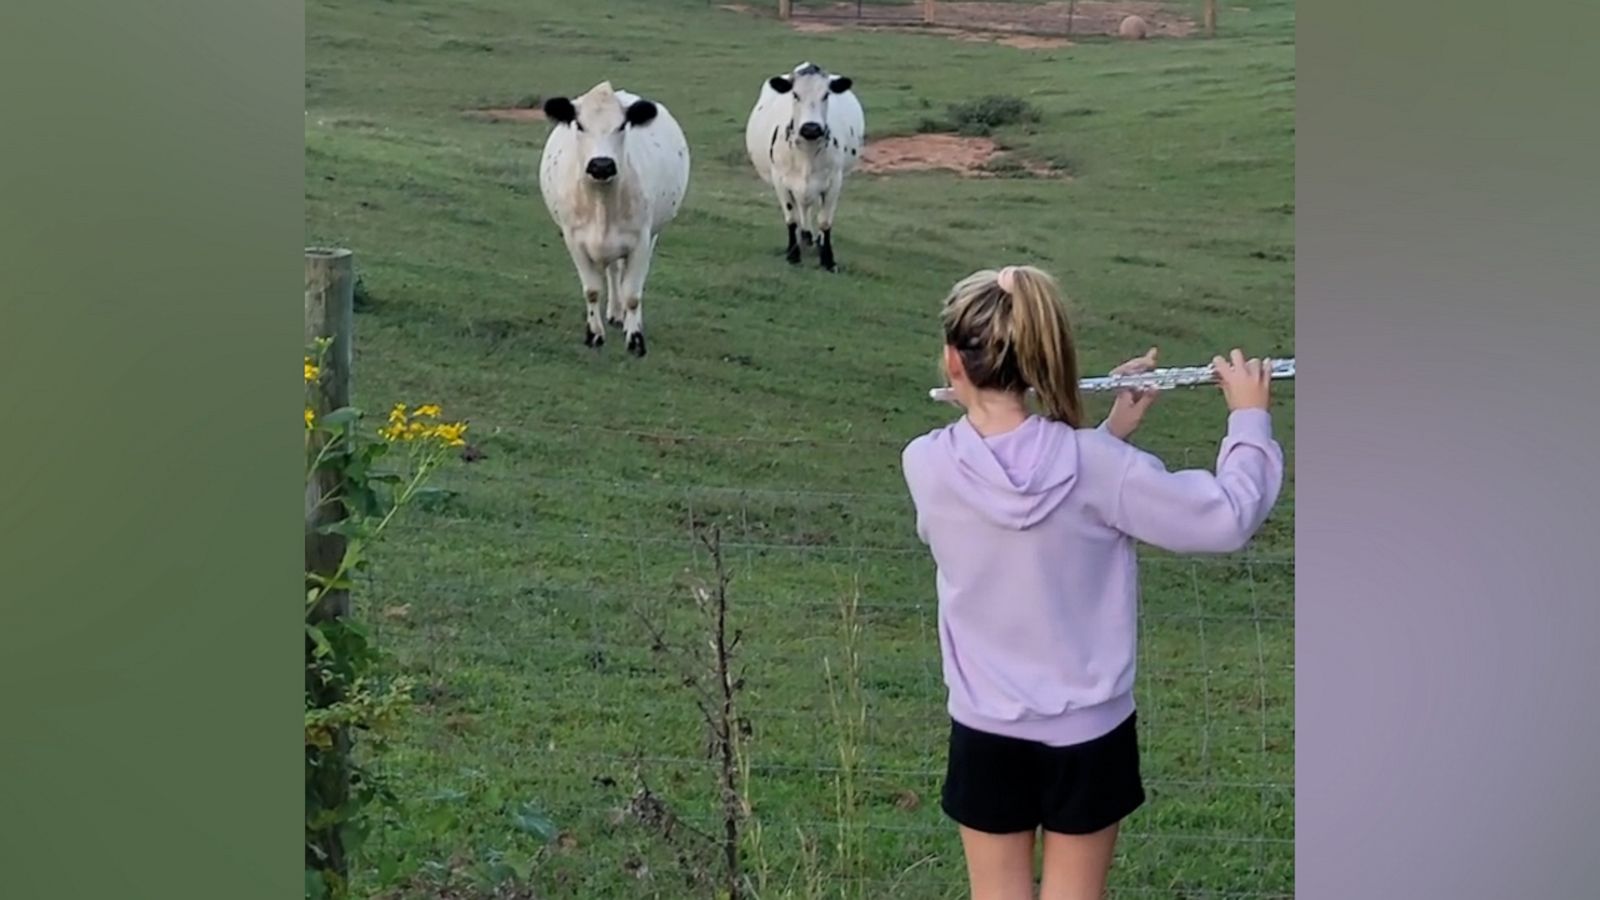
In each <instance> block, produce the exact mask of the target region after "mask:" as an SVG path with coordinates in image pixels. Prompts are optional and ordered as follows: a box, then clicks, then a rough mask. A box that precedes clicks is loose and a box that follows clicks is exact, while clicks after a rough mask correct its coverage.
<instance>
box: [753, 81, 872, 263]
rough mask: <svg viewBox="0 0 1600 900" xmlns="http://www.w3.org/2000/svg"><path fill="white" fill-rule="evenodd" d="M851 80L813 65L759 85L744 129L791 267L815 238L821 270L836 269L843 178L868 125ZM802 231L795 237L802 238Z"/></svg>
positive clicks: (857, 156)
mask: <svg viewBox="0 0 1600 900" xmlns="http://www.w3.org/2000/svg"><path fill="white" fill-rule="evenodd" d="M852 84H853V82H852V80H851V79H849V78H846V77H844V76H842V75H830V74H828V73H827V72H824V71H823V70H822V69H821V68H820V67H818V66H816V65H813V64H811V63H809V62H805V63H801V64H800V65H798V66H796V67H795V68H794V71H793V72H791V73H789V74H788V75H778V76H774V77H773V78H770V79H768V80H767V82H766V83H765V84H763V85H762V86H761V96H760V97H759V98H758V99H757V100H756V105H755V109H753V110H751V111H750V121H749V122H748V123H746V124H745V129H744V144H745V149H746V150H747V151H748V152H749V153H750V162H751V163H753V164H754V165H755V167H756V171H757V172H758V173H760V175H761V179H762V180H763V181H765V182H767V183H768V184H770V185H772V187H773V189H774V190H775V191H776V192H777V194H778V204H779V205H780V206H782V207H783V222H784V225H785V226H786V227H787V228H788V232H789V247H788V259H789V262H791V263H795V264H798V263H799V262H800V243H801V241H802V240H803V241H804V242H805V243H807V244H810V243H811V242H812V240H813V239H815V240H816V242H817V246H818V248H819V249H820V253H821V256H822V267H823V268H824V269H827V270H828V271H830V272H832V271H834V270H835V269H836V264H835V262H834V257H833V214H834V211H835V210H836V209H838V208H839V193H840V192H841V191H842V190H843V189H844V178H845V176H846V175H848V174H849V173H850V172H851V170H853V169H854V168H855V167H856V163H857V162H859V161H860V160H861V148H862V146H863V145H864V144H865V143H866V139H867V125H866V118H865V115H864V114H863V113H862V111H861V101H860V100H857V99H856V95H855V93H854V92H853V91H851V86H852ZM797 232H798V233H797Z"/></svg>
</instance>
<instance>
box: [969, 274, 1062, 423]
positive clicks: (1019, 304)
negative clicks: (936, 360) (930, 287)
mask: <svg viewBox="0 0 1600 900" xmlns="http://www.w3.org/2000/svg"><path fill="white" fill-rule="evenodd" d="M942 319H943V324H944V335H945V343H946V344H948V345H950V346H951V347H954V348H955V350H956V352H958V353H959V354H960V355H961V364H962V367H963V368H964V369H965V370H966V373H967V378H968V379H969V380H971V382H972V384H973V386H974V387H977V388H980V389H987V390H1003V391H1014V392H1016V393H1023V392H1025V391H1026V390H1028V389H1029V388H1032V389H1033V391H1034V393H1035V394H1036V395H1037V397H1038V400H1039V405H1040V406H1041V407H1043V412H1044V414H1045V415H1046V416H1048V417H1049V418H1051V419H1054V420H1056V421H1058V422H1065V423H1066V424H1067V425H1070V426H1072V427H1074V428H1076V427H1078V425H1079V423H1080V422H1082V421H1083V406H1082V402H1081V400H1080V399H1079V396H1078V356H1077V351H1076V349H1075V348H1074V347H1073V343H1072V329H1071V326H1070V325H1069V323H1068V321H1067V314H1066V310H1065V308H1064V307H1063V306H1062V302H1061V294H1060V291H1059V289H1058V288H1057V287H1056V283H1055V280H1054V279H1053V278H1051V277H1050V276H1049V275H1048V274H1046V273H1044V272H1042V271H1040V270H1038V269H1036V268H1034V267H1032V266H1007V267H1006V268H1005V269H1002V270H1000V271H999V272H996V271H993V270H985V271H982V272H976V273H974V274H972V275H969V276H968V277H966V278H964V279H962V280H961V282H960V283H958V284H957V285H956V286H955V287H954V288H953V289H952V290H951V291H950V295H949V296H948V297H946V298H945V303H944V314H943V316H942Z"/></svg>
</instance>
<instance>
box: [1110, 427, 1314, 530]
mask: <svg viewBox="0 0 1600 900" xmlns="http://www.w3.org/2000/svg"><path fill="white" fill-rule="evenodd" d="M1282 487H1283V448H1282V447H1280V446H1279V445H1278V442H1277V441H1275V440H1273V438H1272V416H1271V414H1269V413H1268V412H1267V411H1266V410H1264V409H1241V410H1236V411H1234V412H1233V413H1231V414H1230V415H1229V416H1228V434H1227V436H1226V437H1224V438H1223V439H1222V448H1221V449H1220V450H1219V451H1218V452H1217V471H1216V474H1215V475H1213V474H1212V473H1210V472H1207V471H1205V470H1203V469H1187V470H1184V471H1179V472H1169V471H1167V469H1166V467H1165V466H1164V465H1162V463H1161V461H1160V460H1158V459H1156V458H1155V457H1154V456H1151V455H1150V454H1148V453H1144V452H1141V451H1134V452H1133V453H1132V454H1130V456H1129V459H1128V463H1127V467H1126V468H1125V469H1124V470H1123V475H1122V483H1121V486H1120V488H1119V490H1118V496H1117V506H1116V509H1117V513H1116V515H1115V517H1114V521H1113V523H1112V524H1113V526H1114V527H1116V528H1117V530H1119V531H1121V532H1123V533H1124V534H1127V535H1129V536H1130V537H1133V538H1136V539H1138V540H1141V541H1144V542H1145V543H1147V544H1153V545H1155V546H1157V547H1160V548H1162V549H1163V550H1171V551H1173V552H1175V553H1230V552H1232V551H1235V550H1238V549H1240V548H1242V547H1243V546H1244V545H1245V544H1246V543H1247V542H1249V540H1250V538H1251V537H1252V536H1253V535H1254V534H1255V533H1256V530H1257V529H1259V528H1260V527H1261V523H1262V522H1264V521H1266V518H1267V513H1269V512H1271V511H1272V506H1273V504H1275V503H1276V502H1277V501H1278V492H1279V491H1280V490H1281V489H1282Z"/></svg>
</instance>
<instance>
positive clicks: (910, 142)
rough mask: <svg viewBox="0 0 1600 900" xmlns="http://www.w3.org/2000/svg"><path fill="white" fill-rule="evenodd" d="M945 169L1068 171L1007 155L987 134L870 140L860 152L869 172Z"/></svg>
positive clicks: (980, 173) (1039, 174)
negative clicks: (983, 135)
mask: <svg viewBox="0 0 1600 900" xmlns="http://www.w3.org/2000/svg"><path fill="white" fill-rule="evenodd" d="M935 170H943V171H949V172H954V173H956V174H957V175H962V176H964V177H967V178H996V177H999V176H1001V175H1006V174H1013V173H1017V172H1023V173H1026V174H1028V175H1030V176H1033V177H1036V178H1062V177H1065V173H1062V172H1059V171H1057V170H1055V169H1052V168H1050V167H1049V166H1047V165H1044V164H1043V163H1038V162H1033V161H1029V160H1021V159H1018V158H1016V157H1014V156H1012V155H1010V154H1007V153H1006V152H1005V151H1004V150H1002V149H1001V148H1000V145H999V144H997V143H995V142H994V141H993V140H991V139H989V138H985V137H963V136H962V135H958V134H913V135H905V136H903V137H889V138H882V139H880V140H876V141H869V142H868V143H867V148H866V150H865V151H863V152H862V154H861V171H863V172H866V173H867V174H869V175H892V174H896V173H899V172H929V171H935Z"/></svg>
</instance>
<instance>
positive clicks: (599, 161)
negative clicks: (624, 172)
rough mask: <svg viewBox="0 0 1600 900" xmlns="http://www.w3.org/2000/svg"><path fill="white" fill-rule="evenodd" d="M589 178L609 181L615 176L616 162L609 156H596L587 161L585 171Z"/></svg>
mask: <svg viewBox="0 0 1600 900" xmlns="http://www.w3.org/2000/svg"><path fill="white" fill-rule="evenodd" d="M587 171H588V173H589V177H590V178H593V179H595V180H597V181H609V180H610V179H612V178H615V177H616V175H617V161H616V160H614V159H612V158H611V157H609V156H596V157H595V158H594V159H591V160H589V166H588V169H587Z"/></svg>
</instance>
